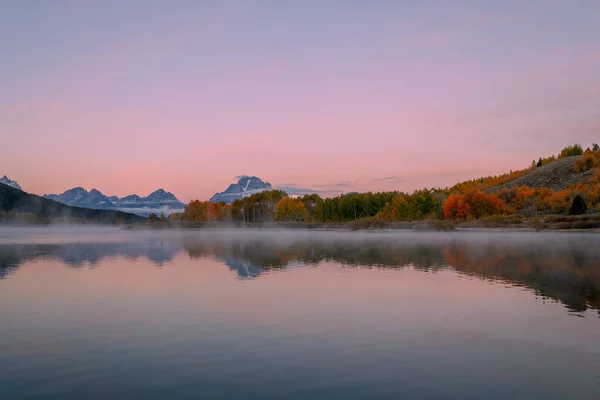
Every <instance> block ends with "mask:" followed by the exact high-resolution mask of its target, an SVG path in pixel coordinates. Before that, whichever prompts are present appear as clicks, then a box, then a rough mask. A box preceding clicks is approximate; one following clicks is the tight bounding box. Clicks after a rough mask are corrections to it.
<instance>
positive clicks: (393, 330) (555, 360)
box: [0, 228, 600, 400]
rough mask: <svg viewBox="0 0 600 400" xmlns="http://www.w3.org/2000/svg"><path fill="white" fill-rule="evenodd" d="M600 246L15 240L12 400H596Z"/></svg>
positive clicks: (5, 329) (5, 370)
mask: <svg viewBox="0 0 600 400" xmlns="http://www.w3.org/2000/svg"><path fill="white" fill-rule="evenodd" d="M599 310H600V235H598V234H593V233H549V232H546V233H535V232H512V233H511V232H500V231H495V232H485V231H474V232H447V233H434V232H410V231H395V232H366V233H354V232H328V231H299V230H298V231H294V230H290V231H275V230H272V231H261V230H229V231H225V230H224V231H219V230H198V231H173V230H164V231H163V230H156V231H120V230H118V229H114V228H94V229H92V228H73V229H66V228H0V399H3V400H6V399H35V398H44V399H82V398H85V399H110V398H148V399H149V398H168V399H179V398H181V399H187V398H190V399H191V398H194V399H197V398H223V399H233V398H245V399H283V398H285V399H336V398H340V399H342V398H343V399H366V398H373V399H399V398H402V399H430V398H444V399H481V398H486V399H600V312H599Z"/></svg>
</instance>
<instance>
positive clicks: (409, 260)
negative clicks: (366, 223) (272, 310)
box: [184, 239, 600, 311]
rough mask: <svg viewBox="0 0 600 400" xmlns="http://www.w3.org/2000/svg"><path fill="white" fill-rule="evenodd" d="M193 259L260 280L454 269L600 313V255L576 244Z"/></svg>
mask: <svg viewBox="0 0 600 400" xmlns="http://www.w3.org/2000/svg"><path fill="white" fill-rule="evenodd" d="M184 248H185V250H186V251H187V253H188V254H189V255H190V257H192V258H195V257H215V258H217V259H219V260H221V261H222V262H224V263H225V264H226V265H228V266H229V267H230V268H231V269H233V270H236V271H237V272H238V274H239V275H240V276H241V277H256V276H259V275H260V274H261V273H263V272H267V271H269V270H271V269H274V268H285V267H286V266H289V265H292V264H297V263H300V264H309V265H310V264H317V263H319V262H321V261H334V262H339V263H341V264H343V265H348V266H359V267H367V268H371V267H375V268H403V267H405V266H409V265H410V266H413V267H414V268H415V269H417V270H421V271H436V270H440V269H442V268H448V267H451V268H453V269H455V270H456V271H458V272H460V273H463V274H467V275H472V276H477V277H480V278H484V279H493V280H502V281H505V282H508V283H511V284H512V285H516V286H525V287H528V288H530V289H532V290H534V291H535V293H537V294H538V295H540V296H544V297H550V298H553V299H556V300H559V301H561V302H562V303H564V304H565V305H566V306H567V307H568V308H569V309H570V310H574V311H584V310H586V309H587V308H588V307H591V308H595V309H600V297H599V296H598V288H599V287H600V249H596V247H595V246H593V245H589V244H588V245H579V244H576V243H544V242H537V243H533V244H531V243H521V244H519V243H515V242H507V243H502V242H500V243H494V244H490V243H488V242H483V241H478V242H474V243H470V242H467V241H462V240H454V239H452V240H451V239H448V240H445V241H436V242H432V243H430V244H418V243H414V242H413V243H407V244H402V243H391V242H389V241H387V242H377V241H348V240H340V241H324V240H310V239H304V240H302V239H300V240H292V241H289V240H288V241H265V240H242V239H239V240H235V241H232V240H227V241H219V240H202V241H199V240H187V241H184Z"/></svg>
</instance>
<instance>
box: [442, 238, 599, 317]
mask: <svg viewBox="0 0 600 400" xmlns="http://www.w3.org/2000/svg"><path fill="white" fill-rule="evenodd" d="M444 258H445V260H446V262H448V264H450V265H451V266H452V267H454V268H455V269H456V270H457V271H460V272H462V273H465V274H469V275H476V276H479V277H484V278H494V279H502V280H505V281H508V282H511V283H513V284H519V285H525V286H527V287H529V288H531V289H534V290H535V292H536V293H538V294H539V295H541V296H547V297H551V298H554V299H558V300H560V301H561V302H563V303H564V304H565V305H566V306H567V307H568V308H569V309H571V310H573V311H585V310H586V309H587V308H588V307H593V308H596V309H600V298H599V297H598V288H600V254H599V253H598V251H597V250H596V251H591V249H586V248H581V247H567V248H564V247H563V248H555V247H552V246H548V247H544V248H541V249H540V248H535V247H527V246H501V245H489V246H485V247H482V246H479V247H477V246H469V245H468V244H466V243H451V244H447V245H446V246H445V247H444Z"/></svg>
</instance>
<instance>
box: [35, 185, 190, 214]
mask: <svg viewBox="0 0 600 400" xmlns="http://www.w3.org/2000/svg"><path fill="white" fill-rule="evenodd" d="M44 197H45V198H47V199H51V200H54V201H58V202H59V203H63V204H66V205H69V206H74V207H85V208H93V209H97V210H119V211H125V212H130V213H133V214H138V215H142V216H148V215H150V214H151V213H157V214H158V213H161V212H163V213H164V214H165V215H169V214H171V213H174V212H181V211H183V208H184V207H185V204H183V203H182V202H180V201H179V200H178V199H177V197H175V195H174V194H173V193H170V192H166V191H164V190H163V189H158V190H156V191H154V192H152V193H150V195H148V196H147V197H140V196H138V195H137V194H132V195H129V196H125V197H123V198H119V197H117V196H110V197H109V196H106V195H104V194H102V192H100V191H99V190H96V189H92V190H90V191H89V192H88V191H87V190H85V189H84V188H82V187H76V188H73V189H69V190H67V191H66V192H64V193H62V194H45V195H44Z"/></svg>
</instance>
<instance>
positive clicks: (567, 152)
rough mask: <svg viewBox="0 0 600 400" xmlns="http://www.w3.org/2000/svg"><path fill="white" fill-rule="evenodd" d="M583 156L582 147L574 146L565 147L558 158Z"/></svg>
mask: <svg viewBox="0 0 600 400" xmlns="http://www.w3.org/2000/svg"><path fill="white" fill-rule="evenodd" d="M582 154H583V147H581V145H580V144H574V145H573V146H567V147H565V148H564V149H562V150H561V152H560V155H559V156H558V158H565V157H572V156H580V155H582Z"/></svg>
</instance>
